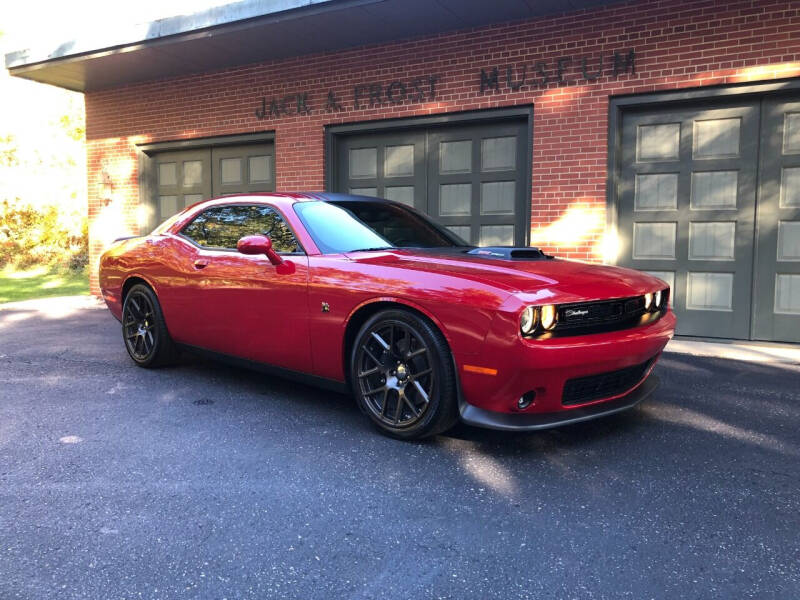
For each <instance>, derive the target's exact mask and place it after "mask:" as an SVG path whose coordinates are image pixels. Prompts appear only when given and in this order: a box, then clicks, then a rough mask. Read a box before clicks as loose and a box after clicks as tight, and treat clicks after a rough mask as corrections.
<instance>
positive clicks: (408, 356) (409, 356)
mask: <svg viewBox="0 0 800 600" xmlns="http://www.w3.org/2000/svg"><path fill="white" fill-rule="evenodd" d="M427 351H428V349H427V348H426V347H425V346H423V347H422V348H417V349H416V350H414V351H413V352H409V353H408V354H406V360H410V359H412V358H415V357H417V356H420V355H421V354H425V353H426V352H427Z"/></svg>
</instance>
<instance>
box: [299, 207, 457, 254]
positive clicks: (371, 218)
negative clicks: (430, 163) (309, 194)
mask: <svg viewBox="0 0 800 600" xmlns="http://www.w3.org/2000/svg"><path fill="white" fill-rule="evenodd" d="M294 208H295V211H296V212H297V214H298V215H299V216H300V220H301V221H303V224H304V225H305V227H306V229H307V230H308V233H309V234H311V237H312V238H314V242H316V244H317V246H318V247H319V249H320V250H321V251H322V252H323V253H325V254H332V253H340V252H355V251H357V250H381V249H384V248H442V247H458V246H465V247H466V246H469V244H467V243H466V242H465V241H464V240H462V239H461V238H459V237H458V236H457V235H455V234H454V233H451V232H450V231H448V230H447V229H445V228H444V227H442V226H440V225H438V224H436V223H434V222H433V221H431V220H430V219H428V218H427V217H426V216H424V215H422V214H420V213H418V212H416V211H414V210H411V209H410V208H407V207H405V206H403V205H401V204H393V203H390V202H385V201H381V200H366V199H365V200H343V201H339V202H336V201H331V202H298V203H297V204H295V205H294Z"/></svg>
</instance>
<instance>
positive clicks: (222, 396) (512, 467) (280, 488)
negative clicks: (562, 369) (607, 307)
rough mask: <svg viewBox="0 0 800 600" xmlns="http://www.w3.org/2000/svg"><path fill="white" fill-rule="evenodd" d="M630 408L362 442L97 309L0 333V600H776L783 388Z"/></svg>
mask: <svg viewBox="0 0 800 600" xmlns="http://www.w3.org/2000/svg"><path fill="white" fill-rule="evenodd" d="M657 372H658V374H659V375H660V377H661V379H662V383H663V385H662V388H661V390H660V391H659V392H658V393H657V394H656V396H655V397H654V398H653V399H652V400H651V401H649V402H648V403H647V404H646V405H644V406H642V407H641V408H640V409H637V410H635V411H632V412H629V413H626V414H624V415H621V416H617V417H611V418H608V419H605V420H602V421H595V422H592V423H588V424H580V425H574V426H571V427H567V428H563V429H559V430H552V431H548V432H540V433H532V434H524V435H522V434H513V435H512V434H507V433H498V432H492V431H484V430H478V429H472V428H467V427H463V426H462V427H459V428H457V429H456V430H454V431H453V432H451V433H449V434H448V435H444V436H440V437H438V438H436V439H433V440H430V441H427V442H424V443H419V444H411V443H403V442H398V441H393V440H390V439H387V438H385V437H382V436H380V435H378V434H377V433H375V432H374V431H373V429H372V428H371V427H370V425H369V424H368V422H367V421H366V419H365V418H364V417H363V416H362V415H361V414H360V413H359V412H358V410H357V409H356V408H355V406H354V405H353V404H352V402H351V400H350V399H349V398H347V397H344V396H339V395H334V394H330V393H328V392H324V391H319V390H317V389H313V388H310V387H305V386H302V385H298V384H295V383H290V382H286V381H282V380H279V379H273V378H270V377H267V376H264V375H261V374H257V373H251V372H248V371H243V370H238V369H233V368H229V367H225V366H221V365H218V364H215V363H209V362H204V361H201V360H199V359H187V360H186V361H185V363H184V364H182V365H181V366H179V367H175V368H170V369H164V370H159V371H146V370H143V369H139V368H137V367H135V366H133V365H132V363H131V362H130V361H129V359H128V357H127V355H126V354H125V351H124V349H123V346H122V342H121V340H120V334H119V325H118V324H117V322H116V321H115V320H114V319H113V318H112V317H111V316H110V314H109V313H108V312H107V311H105V310H103V309H98V308H91V307H79V306H74V307H70V306H65V305H59V304H57V303H54V302H50V303H43V304H42V305H32V306H31V307H29V308H17V309H11V310H9V309H6V310H0V598H2V599H3V600H10V599H15V598H26V599H27V598H31V599H40V598H102V599H111V598H215V599H220V598H229V599H232V598H281V599H285V598H303V599H316V598H320V599H322V598H326V599H330V598H404V599H405V598H438V597H442V598H459V599H463V598H480V599H486V598H502V599H512V598H581V599H583V598H635V599H641V598H703V599H707V598H759V599H763V598H797V597H800V533H799V532H800V383H799V382H800V367H797V366H792V365H786V364H783V365H763V364H761V365H759V364H750V363H744V362H736V361H725V360H720V359H713V358H702V357H695V356H685V355H678V354H669V355H665V356H664V358H663V360H662V361H661V363H660V365H659V366H658V367H657Z"/></svg>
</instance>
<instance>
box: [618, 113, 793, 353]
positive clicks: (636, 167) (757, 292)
mask: <svg viewBox="0 0 800 600" xmlns="http://www.w3.org/2000/svg"><path fill="white" fill-rule="evenodd" d="M793 111H797V113H795V112H793ZM794 114H800V105H798V103H791V102H785V101H777V100H775V99H766V98H764V99H755V100H748V101H747V102H738V103H729V104H718V105H716V106H709V105H704V106H702V107H691V108H681V109H679V110H664V109H663V108H662V109H661V110H658V111H648V112H630V113H627V114H625V115H624V116H623V128H622V155H621V156H622V161H621V168H620V180H619V195H618V198H619V215H618V217H619V218H618V223H619V233H620V240H621V243H622V247H621V255H620V263H621V264H624V265H627V266H631V267H634V268H636V269H640V270H644V271H648V272H650V273H652V274H654V275H657V276H659V277H661V278H662V279H664V280H665V281H667V282H668V283H670V285H671V286H672V288H673V306H674V309H675V312H676V313H677V315H678V329H677V332H678V333H679V334H681V335H694V336H702V337H720V338H736V339H762V340H774V341H800V277H799V276H798V273H800V270H798V268H797V267H798V266H800V246H799V244H800V219H798V213H800V210H798V209H800V195H798V194H796V193H795V191H794V190H796V189H797V185H798V184H800V169H797V171H796V172H797V174H798V179H797V180H795V181H796V183H794V184H793V183H792V181H793V180H792V178H793V177H794V176H795V171H794V170H793V169H796V167H800V160H798V159H800V120H798V121H797V122H796V123H797V127H798V129H797V133H796V134H795V133H794V130H793V129H792V127H794V126H795V122H794V121H793V118H794V117H793V116H792V115H794ZM787 136H788V137H787ZM792 136H796V137H792ZM787 140H788V142H787ZM792 140H795V141H796V143H797V149H796V150H795V149H794V146H793V145H792V144H793V143H794V142H793V141H792ZM794 196H798V197H797V198H794ZM795 200H798V202H797V205H796V206H795V205H794V201H795Z"/></svg>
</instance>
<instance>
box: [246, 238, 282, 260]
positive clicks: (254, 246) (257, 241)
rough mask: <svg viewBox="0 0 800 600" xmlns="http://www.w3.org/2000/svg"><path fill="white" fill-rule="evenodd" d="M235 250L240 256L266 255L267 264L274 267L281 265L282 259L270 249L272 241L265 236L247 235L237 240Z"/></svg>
mask: <svg viewBox="0 0 800 600" xmlns="http://www.w3.org/2000/svg"><path fill="white" fill-rule="evenodd" d="M236 249H237V250H238V251H239V252H241V253H242V254H266V256H267V258H268V259H269V262H271V263H272V264H273V265H275V266H276V267H277V266H279V265H282V264H283V259H282V258H281V257H280V255H279V254H278V253H277V252H275V250H273V249H272V240H271V239H269V236H267V235H248V236H245V237H243V238H242V239H240V240H239V242H238V243H237V244H236Z"/></svg>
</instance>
